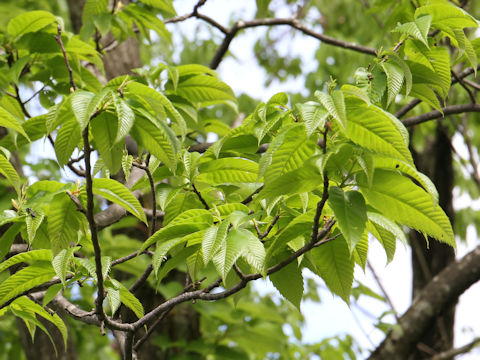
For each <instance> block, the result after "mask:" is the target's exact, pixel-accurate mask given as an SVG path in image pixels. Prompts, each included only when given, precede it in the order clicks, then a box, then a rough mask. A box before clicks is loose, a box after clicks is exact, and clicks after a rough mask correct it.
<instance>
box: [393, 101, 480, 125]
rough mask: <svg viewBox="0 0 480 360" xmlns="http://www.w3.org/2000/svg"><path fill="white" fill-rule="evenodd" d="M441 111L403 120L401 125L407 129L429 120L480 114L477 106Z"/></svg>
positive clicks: (455, 106)
mask: <svg viewBox="0 0 480 360" xmlns="http://www.w3.org/2000/svg"><path fill="white" fill-rule="evenodd" d="M442 111H443V114H442V113H441V112H440V111H438V110H433V111H430V112H428V113H425V114H421V115H418V116H413V117H410V118H407V119H405V120H402V123H403V125H405V126H407V127H408V126H412V125H417V124H421V123H423V122H426V121H429V120H434V119H439V118H443V117H445V116H446V115H455V114H462V113H466V112H480V105H478V104H460V105H450V106H447V107H444V108H442Z"/></svg>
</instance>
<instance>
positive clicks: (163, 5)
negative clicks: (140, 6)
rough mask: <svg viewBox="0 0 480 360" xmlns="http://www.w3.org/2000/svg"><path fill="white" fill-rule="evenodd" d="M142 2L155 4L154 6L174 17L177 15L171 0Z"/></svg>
mask: <svg viewBox="0 0 480 360" xmlns="http://www.w3.org/2000/svg"><path fill="white" fill-rule="evenodd" d="M141 2H143V3H144V4H147V5H150V6H153V7H154V8H157V9H158V10H160V11H162V13H164V14H165V16H168V17H173V16H175V15H177V13H176V12H175V8H174V7H173V5H172V2H171V0H141Z"/></svg>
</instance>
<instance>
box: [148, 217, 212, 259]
mask: <svg viewBox="0 0 480 360" xmlns="http://www.w3.org/2000/svg"><path fill="white" fill-rule="evenodd" d="M209 225H210V224H208V223H191V222H187V223H180V224H176V225H170V224H169V225H168V226H165V227H163V228H161V229H160V230H158V231H157V232H156V233H155V234H153V235H152V236H150V237H149V238H148V239H147V240H146V241H145V242H144V243H143V245H142V246H141V248H140V252H142V251H143V250H145V249H146V248H148V247H149V246H151V245H152V244H154V243H156V242H157V241H162V242H163V241H167V240H170V239H174V238H181V237H184V236H187V235H189V234H192V233H194V232H197V231H200V230H203V229H205V228H207V227H208V226H209Z"/></svg>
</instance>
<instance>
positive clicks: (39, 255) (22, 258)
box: [0, 249, 52, 273]
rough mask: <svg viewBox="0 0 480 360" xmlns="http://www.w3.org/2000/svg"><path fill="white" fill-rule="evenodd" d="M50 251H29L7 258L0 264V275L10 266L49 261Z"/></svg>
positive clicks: (50, 258)
mask: <svg viewBox="0 0 480 360" xmlns="http://www.w3.org/2000/svg"><path fill="white" fill-rule="evenodd" d="M51 260H52V251H51V250H47V249H42V250H30V251H27V252H23V253H20V254H17V255H14V256H12V257H11V258H8V259H7V260H5V261H4V262H2V263H0V273H1V272H2V271H5V270H6V269H8V268H9V267H10V266H12V265H15V264H20V263H22V262H26V263H30V262H32V263H33V262H35V261H51Z"/></svg>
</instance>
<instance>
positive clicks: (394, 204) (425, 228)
mask: <svg viewBox="0 0 480 360" xmlns="http://www.w3.org/2000/svg"><path fill="white" fill-rule="evenodd" d="M357 181H358V184H359V186H360V188H361V190H362V193H363V194H364V196H365V198H366V199H367V201H368V203H369V204H371V205H372V206H373V207H374V208H376V209H377V210H379V211H380V212H381V213H382V214H384V215H385V216H386V217H388V218H390V219H391V220H394V221H398V222H399V223H401V224H405V225H407V226H409V227H412V228H414V229H416V230H418V231H421V232H423V233H426V234H428V235H430V236H431V237H433V238H435V239H437V240H438V241H441V242H444V243H447V244H449V245H451V246H452V247H455V239H454V236H453V230H452V227H451V225H450V221H449V220H448V217H447V216H446V215H445V213H444V212H443V210H442V209H441V208H440V206H436V205H435V204H433V203H432V199H431V197H430V195H429V194H428V193H427V192H425V191H424V190H423V189H422V188H420V187H419V186H417V185H415V184H414V183H413V182H412V181H411V180H410V179H409V178H407V177H405V176H402V175H400V174H398V173H395V172H392V171H387V170H381V169H378V170H376V171H375V174H374V177H373V182H372V186H371V187H370V188H368V186H366V179H365V178H364V176H363V174H359V175H358V177H357Z"/></svg>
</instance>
